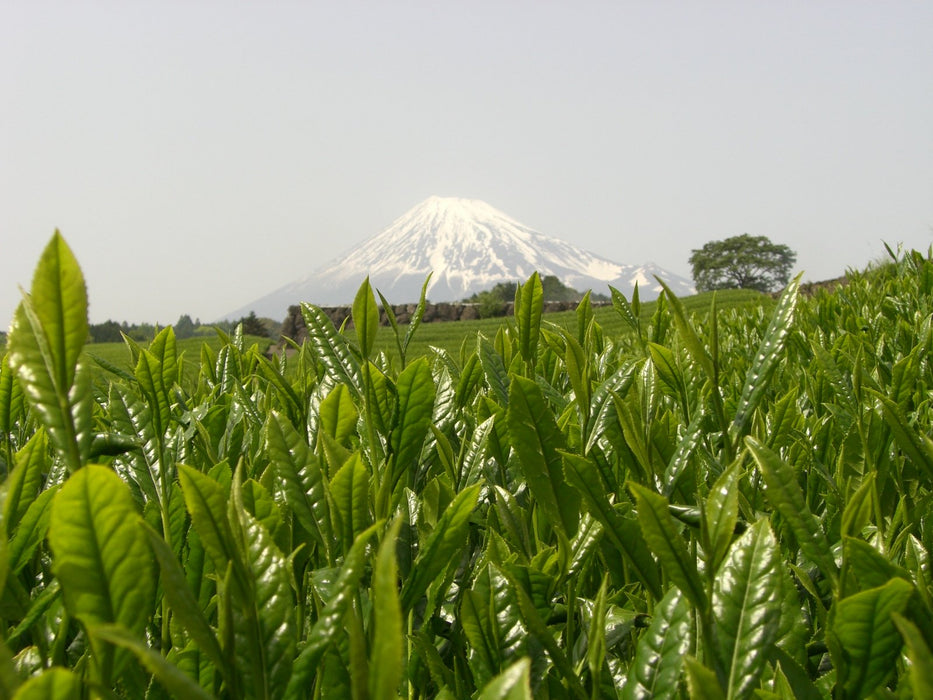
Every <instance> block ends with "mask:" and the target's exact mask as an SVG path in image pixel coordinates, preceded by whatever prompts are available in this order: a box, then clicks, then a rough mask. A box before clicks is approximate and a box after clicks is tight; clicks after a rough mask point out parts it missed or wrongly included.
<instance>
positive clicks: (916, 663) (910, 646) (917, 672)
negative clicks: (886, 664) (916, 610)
mask: <svg viewBox="0 0 933 700" xmlns="http://www.w3.org/2000/svg"><path fill="white" fill-rule="evenodd" d="M891 617H892V619H893V620H894V624H895V625H896V626H897V629H898V631H899V632H900V633H901V637H903V638H904V646H906V647H907V658H909V659H910V663H911V667H910V672H909V675H910V687H911V689H912V690H913V691H914V697H915V698H933V652H931V651H930V646H929V644H928V643H927V641H926V639H925V638H924V636H923V634H921V632H920V630H919V629H918V628H917V626H916V625H915V624H914V623H913V622H911V621H910V620H908V619H907V618H906V617H904V616H903V615H901V614H899V613H892V614H891Z"/></svg>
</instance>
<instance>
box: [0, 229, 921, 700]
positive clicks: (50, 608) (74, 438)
mask: <svg viewBox="0 0 933 700" xmlns="http://www.w3.org/2000/svg"><path fill="white" fill-rule="evenodd" d="M517 299H518V303H517V305H516V309H515V316H514V318H513V319H511V320H510V321H509V322H508V323H506V324H502V325H500V326H499V327H498V329H497V330H496V331H495V333H494V334H493V335H491V337H487V336H484V335H482V334H478V335H477V336H476V337H475V339H473V340H472V341H471V342H470V343H469V344H468V345H465V346H464V347H463V350H462V352H458V353H454V352H450V351H448V350H444V349H441V348H437V349H434V350H431V351H430V352H429V353H428V354H426V355H421V356H416V355H414V354H412V353H410V352H409V351H410V350H411V347H412V346H411V345H410V343H411V340H412V338H413V336H414V334H415V333H416V332H417V331H418V325H417V324H413V325H411V326H409V327H407V328H405V327H401V326H395V327H394V328H393V329H392V332H393V333H394V334H395V340H396V348H397V350H398V354H397V355H396V356H395V357H394V358H393V359H390V358H389V356H388V354H387V353H386V352H384V351H382V350H379V349H378V347H377V345H376V338H377V330H378V320H379V317H378V310H377V306H376V300H375V297H374V294H373V291H372V290H371V289H370V286H369V283H368V282H365V283H364V284H363V285H362V287H361V288H360V291H359V293H358V295H357V298H356V302H355V303H354V306H353V320H354V330H353V331H352V334H345V333H342V332H340V331H338V330H337V329H335V328H334V327H333V325H332V324H331V323H330V322H329V321H328V319H327V318H326V317H325V316H324V314H323V313H322V312H321V310H320V309H318V308H316V307H314V306H312V305H308V304H305V305H303V306H302V313H303V315H304V317H305V320H306V323H307V326H308V329H309V333H310V339H309V341H308V342H307V343H305V344H304V345H303V346H301V347H296V348H295V350H296V352H295V353H294V354H291V355H289V356H285V355H282V356H280V357H277V358H275V359H272V360H270V359H268V358H267V357H265V356H264V355H263V354H262V352H260V350H259V348H258V347H257V346H255V345H251V346H247V344H246V343H245V342H244V338H243V335H242V330H241V329H240V330H238V331H237V332H236V333H234V334H233V335H232V336H230V337H225V338H224V342H223V344H222V345H221V346H220V347H219V348H217V349H213V348H211V347H210V346H208V345H203V346H201V349H200V351H199V352H200V356H199V357H198V358H197V361H194V360H192V359H189V360H188V364H189V366H190V365H191V364H192V363H193V364H194V369H193V371H190V372H185V371H182V369H181V368H182V367H183V366H184V365H185V362H186V361H185V359H184V357H182V356H181V353H179V349H178V345H177V344H176V339H175V336H174V334H173V331H172V329H171V328H166V329H164V330H163V331H161V332H160V333H159V334H158V335H157V336H156V337H155V339H154V340H153V341H152V342H151V343H149V344H148V346H146V347H143V346H141V345H138V344H136V343H134V342H132V341H129V342H128V343H127V350H126V351H127V352H128V353H130V356H131V358H132V361H131V363H130V367H131V368H130V369H125V368H121V367H118V366H116V365H113V364H109V363H108V364H107V365H106V367H105V368H104V369H103V370H101V369H98V370H96V371H97V372H98V373H100V372H104V375H105V376H106V379H107V381H103V382H102V381H92V376H91V374H92V371H91V367H90V362H91V361H90V360H89V358H88V356H87V354H86V353H85V351H84V347H83V346H84V342H85V340H86V338H87V323H88V322H87V298H86V292H85V286H84V281H83V277H82V275H81V271H80V268H79V266H78V264H77V262H76V261H75V259H74V257H73V256H72V254H71V251H70V250H69V248H68V247H67V245H66V244H65V242H64V240H63V239H62V238H61V236H59V235H58V234H56V235H55V236H54V237H53V239H52V240H51V242H50V243H49V246H48V247H47V248H46V250H45V252H44V253H43V255H42V257H41V259H40V261H39V265H38V267H37V270H36V273H35V277H34V279H33V283H32V288H31V293H30V294H28V295H25V297H24V300H23V303H22V305H21V306H20V308H19V309H18V310H17V312H16V315H15V317H14V319H13V323H12V326H11V331H10V335H9V342H8V348H7V354H6V356H5V357H4V358H3V363H2V366H0V459H2V464H0V473H2V474H4V475H5V476H4V481H3V483H2V486H0V514H2V520H0V695H2V696H3V697H13V698H18V699H25V698H47V697H62V698H66V697H68V698H70V697H75V698H77V697H87V696H100V697H128V698H137V697H151V698H160V697H185V698H197V697H223V698H306V697H314V698H318V697H325V698H326V697H355V698H391V697H399V696H402V697H407V698H412V699H413V698H428V697H432V698H433V697H441V698H466V697H476V698H486V699H491V698H531V697H535V698H565V697H573V698H581V699H583V698H601V697H607V698H648V697H652V698H654V697H657V698H679V697H688V696H690V697H698V698H751V697H757V698H863V697H892V698H894V697H897V698H902V697H917V698H924V697H931V694H930V693H931V687H930V683H931V681H930V679H931V678H933V656H931V651H930V650H931V648H933V614H931V613H933V587H931V570H930V556H931V550H933V523H931V513H933V508H931V484H933V441H931V439H930V437H929V431H930V425H931V401H930V397H931V394H930V390H931V388H933V373H931V367H930V360H929V354H930V345H931V342H933V337H931V333H933V321H931V313H933V261H931V260H930V257H929V256H924V255H922V254H919V253H916V252H914V253H910V254H908V255H905V256H903V257H902V258H899V259H897V260H892V262H891V263H890V264H889V265H886V266H884V267H883V268H880V269H877V270H871V271H866V272H864V273H853V274H852V275H851V280H850V282H849V284H848V286H846V287H845V288H842V289H840V290H838V291H836V292H834V293H831V294H830V293H821V294H818V295H817V296H816V297H814V298H813V299H808V300H807V299H802V298H799V296H798V292H797V281H796V280H795V281H793V282H791V284H790V285H789V286H788V287H787V289H786V290H785V291H784V292H783V295H782V296H781V298H780V300H779V301H778V302H777V304H776V305H775V306H774V307H773V308H771V309H767V310H766V309H765V308H764V307H762V306H759V305H755V306H752V307H751V308H748V309H744V308H733V309H720V308H719V307H718V305H717V301H716V298H715V297H711V298H710V301H709V309H708V312H707V313H704V314H689V313H688V312H687V310H686V309H685V307H684V305H683V302H681V301H680V300H679V299H677V298H676V297H674V296H673V295H671V294H665V295H663V296H662V297H661V299H660V300H659V301H658V303H657V304H655V305H654V308H653V310H652V312H651V315H650V316H649V317H645V316H643V315H642V308H641V307H642V305H641V304H640V303H639V302H638V301H637V299H631V300H629V299H626V298H625V297H623V296H622V295H621V294H618V293H614V294H613V308H614V309H615V313H616V314H617V316H618V318H619V319H620V320H621V322H622V323H623V324H624V326H625V328H626V330H625V331H624V332H620V333H608V332H605V331H604V329H603V327H602V326H601V324H600V323H599V322H598V321H597V320H596V315H595V314H594V310H593V309H592V307H591V306H590V304H589V300H588V299H584V301H583V302H582V303H581V304H580V306H579V307H578V309H577V311H576V314H575V319H576V323H575V324H573V327H570V328H565V327H562V326H559V325H555V324H552V323H549V322H547V321H546V320H545V319H543V318H542V312H541V310H542V287H541V282H540V280H539V279H538V277H537V275H535V276H532V278H531V279H529V280H528V281H527V282H526V283H525V284H524V285H522V286H521V287H520V290H519V293H518V295H517ZM98 376H99V375H98Z"/></svg>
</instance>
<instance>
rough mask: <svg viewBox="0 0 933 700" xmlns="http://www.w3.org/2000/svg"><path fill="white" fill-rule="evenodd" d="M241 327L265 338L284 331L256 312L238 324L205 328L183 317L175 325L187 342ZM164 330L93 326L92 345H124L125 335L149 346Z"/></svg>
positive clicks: (130, 325) (152, 326)
mask: <svg viewBox="0 0 933 700" xmlns="http://www.w3.org/2000/svg"><path fill="white" fill-rule="evenodd" d="M240 323H242V324H243V333H244V334H245V335H255V336H260V337H264V338H265V337H268V338H277V337H278V335H279V330H280V329H281V323H280V322H278V321H274V320H272V319H271V318H259V317H258V316H256V313H255V312H253V311H250V313H249V315H248V316H243V317H242V318H239V319H237V320H236V321H218V322H216V323H210V324H202V323H201V319H195V320H192V319H191V316H189V315H188V314H182V315H181V316H179V317H178V320H177V321H176V322H175V323H173V324H172V328H173V329H174V331H175V337H176V338H178V339H179V340H184V339H185V338H195V337H199V336H205V337H207V336H212V335H214V334H215V333H216V332H217V330H218V329H219V330H221V331H223V332H224V333H232V332H233V331H234V329H235V328H236V327H237V325H238V324H240ZM160 329H161V326H159V325H157V324H152V323H127V322H126V321H123V322H122V323H118V322H117V321H104V322H103V323H92V324H91V326H90V342H92V343H119V342H122V341H123V336H124V335H125V336H127V337H128V338H132V339H133V340H136V341H139V342H148V341H150V340H152V339H153V338H154V337H155V335H156V333H158V332H159V330H160Z"/></svg>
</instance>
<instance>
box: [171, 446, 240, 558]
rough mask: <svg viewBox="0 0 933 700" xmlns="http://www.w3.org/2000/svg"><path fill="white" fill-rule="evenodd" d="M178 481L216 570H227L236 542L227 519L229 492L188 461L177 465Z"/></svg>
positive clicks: (196, 528) (194, 523) (193, 522)
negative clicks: (189, 464)
mask: <svg viewBox="0 0 933 700" xmlns="http://www.w3.org/2000/svg"><path fill="white" fill-rule="evenodd" d="M178 481H179V482H180V483H181V490H182V493H183V494H184V496H185V505H186V506H187V508H188V514H189V515H190V516H191V524H192V525H193V526H194V529H195V530H197V533H198V535H199V537H200V538H201V542H202V543H203V545H204V549H205V550H206V551H207V554H208V556H209V557H210V559H211V562H212V563H213V565H214V569H215V570H216V571H226V570H227V565H228V564H229V563H230V562H231V561H232V560H233V559H234V557H235V556H236V555H235V549H236V546H235V545H234V543H233V533H232V532H231V530H230V522H229V520H228V519H227V501H228V496H227V492H226V491H225V490H224V487H223V486H221V485H220V484H218V483H217V482H216V481H214V480H213V479H212V478H211V477H209V476H208V475H207V474H202V473H201V472H199V471H198V470H196V469H194V468H193V467H189V466H188V465H186V464H179V465H178Z"/></svg>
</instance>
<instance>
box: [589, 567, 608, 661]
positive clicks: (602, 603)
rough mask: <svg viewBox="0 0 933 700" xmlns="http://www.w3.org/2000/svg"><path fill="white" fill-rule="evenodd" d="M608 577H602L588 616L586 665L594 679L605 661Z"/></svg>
mask: <svg viewBox="0 0 933 700" xmlns="http://www.w3.org/2000/svg"><path fill="white" fill-rule="evenodd" d="M607 584H608V576H606V575H604V576H603V582H602V583H601V584H600V586H599V591H598V592H597V593H596V600H595V601H593V613H592V615H591V616H590V625H589V628H588V629H587V633H586V665H587V666H588V667H589V669H590V674H591V675H592V676H593V678H594V679H598V678H599V677H600V674H601V671H602V668H603V664H604V663H605V661H606V608H607V603H606V596H607V592H608V590H609V588H608V585H607Z"/></svg>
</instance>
